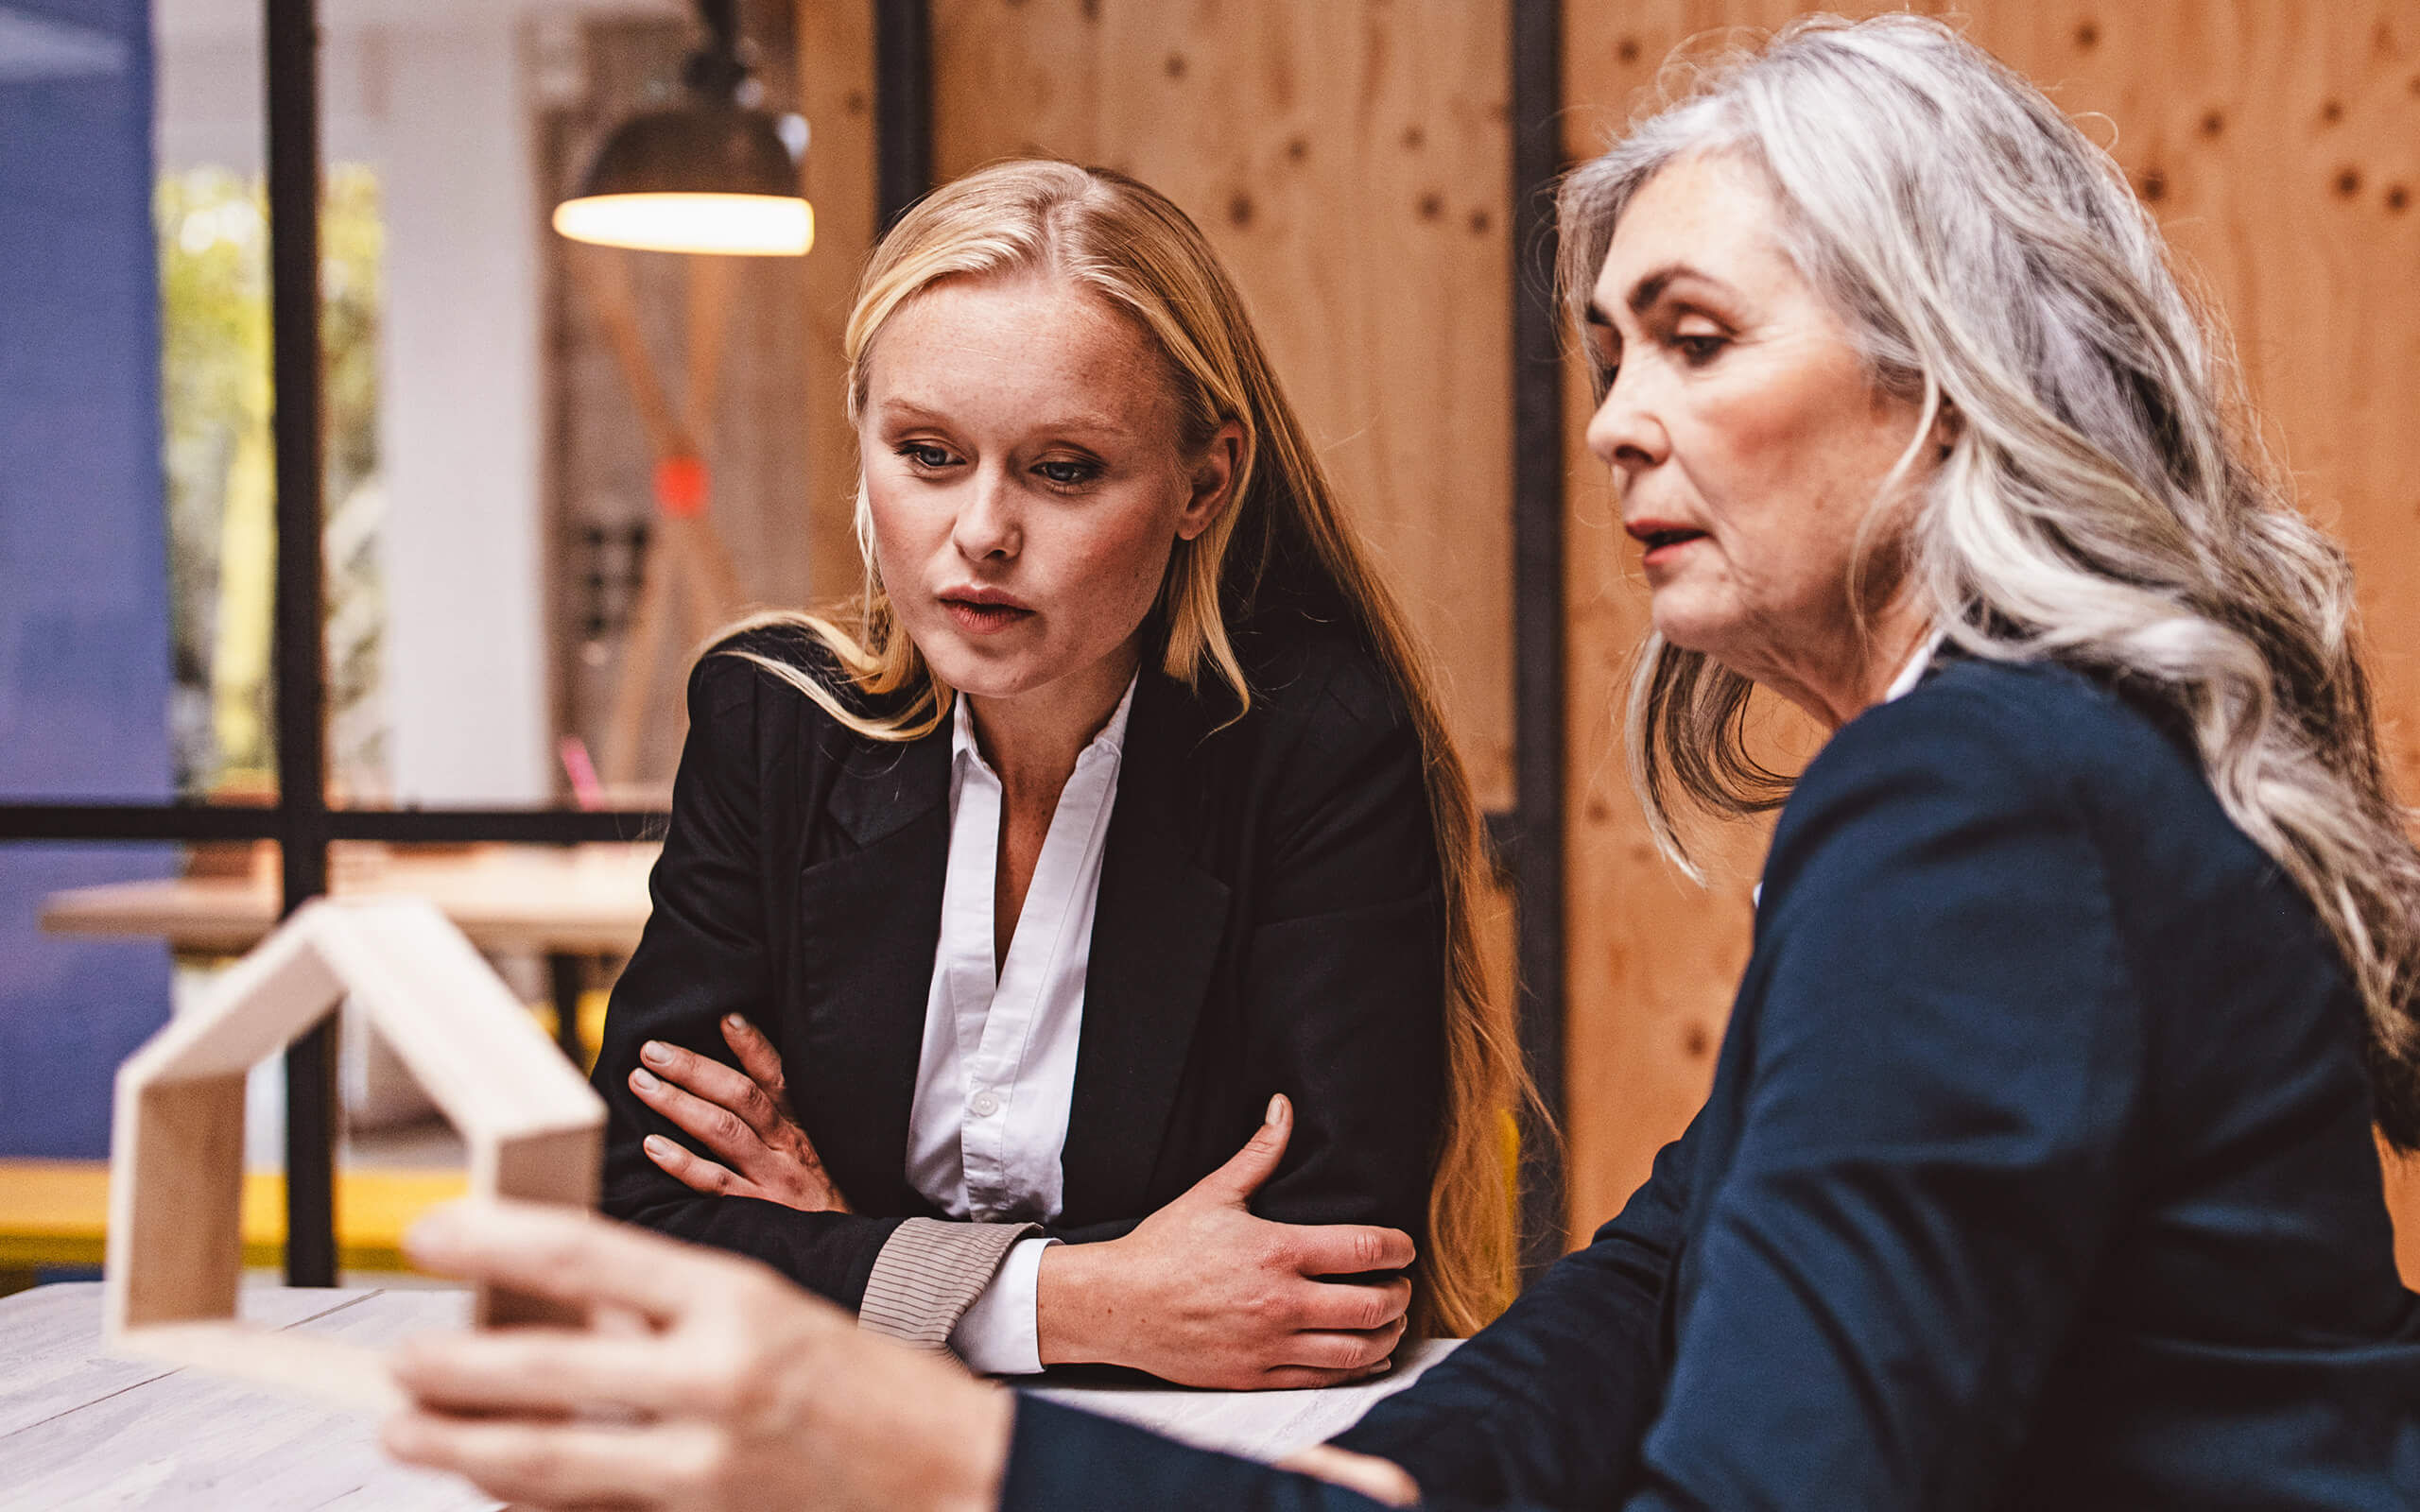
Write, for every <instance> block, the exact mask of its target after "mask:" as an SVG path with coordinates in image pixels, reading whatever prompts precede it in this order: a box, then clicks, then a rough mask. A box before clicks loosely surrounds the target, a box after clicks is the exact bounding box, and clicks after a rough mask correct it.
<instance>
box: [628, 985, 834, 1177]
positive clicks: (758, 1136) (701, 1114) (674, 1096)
mask: <svg viewBox="0 0 2420 1512" xmlns="http://www.w3.org/2000/svg"><path fill="white" fill-rule="evenodd" d="M722 1038H723V1043H725V1044H727V1045H729V1046H731V1053H732V1055H733V1057H735V1058H736V1059H737V1060H738V1062H739V1070H737V1071H734V1070H733V1069H732V1068H731V1067H729V1066H726V1065H724V1064H723V1063H722V1062H721V1061H719V1060H715V1059H712V1058H710V1057H705V1056H700V1055H697V1054H695V1053H693V1052H691V1051H687V1050H683V1049H682V1048H681V1047H680V1046H679V1045H676V1044H671V1043H667V1042H666V1041H665V1040H648V1042H647V1043H646V1044H644V1045H642V1046H640V1047H639V1059H641V1060H642V1061H645V1062H646V1064H645V1065H642V1066H636V1067H633V1068H632V1069H631V1091H632V1092H634V1093H636V1094H637V1096H638V1099H639V1101H641V1102H643V1103H645V1104H647V1106H648V1107H649V1108H654V1109H655V1110H656V1111H657V1112H659V1113H662V1114H663V1115H664V1116H665V1117H666V1118H668V1119H670V1120H671V1121H672V1122H673V1123H674V1124H676V1125H680V1127H681V1128H682V1129H683V1130H684V1131H685V1132H687V1133H688V1134H690V1135H692V1136H694V1137H695V1138H696V1139H697V1141H698V1142H699V1143H701V1144H703V1145H704V1146H705V1147H706V1148H707V1149H708V1150H709V1151H711V1152H712V1153H713V1154H714V1156H716V1157H717V1158H718V1159H715V1160H709V1159H708V1158H707V1157H706V1156H703V1155H698V1154H694V1153H692V1152H691V1151H689V1150H686V1149H683V1147H682V1146H681V1145H680V1144H679V1143H676V1142H675V1141H672V1140H667V1139H666V1138H665V1137H664V1136H662V1135H660V1134H650V1135H648V1138H647V1143H646V1144H645V1145H644V1146H643V1148H644V1149H645V1150H646V1151H647V1158H648V1160H653V1161H654V1162H655V1163H656V1164H657V1165H658V1166H660V1167H662V1168H663V1170H664V1172H665V1174H666V1175H667V1176H669V1177H673V1178H674V1179H675V1180H677V1181H679V1182H681V1183H682V1184H683V1186H686V1187H688V1188H689V1189H690V1190H691V1191H693V1192H702V1193H705V1194H708V1195H709V1196H724V1197H760V1198H762V1199H764V1200H765V1201H767V1202H778V1203H780V1204H781V1205H782V1206H783V1207H786V1208H796V1209H798V1210H799V1211H802V1212H846V1211H849V1200H848V1198H846V1197H845V1196H843V1195H841V1194H840V1188H839V1185H838V1183H837V1182H835V1181H834V1180H833V1179H832V1175H831V1173H830V1172H828V1171H826V1170H825V1169H824V1168H823V1158H822V1157H821V1156H820V1155H818V1154H816V1153H815V1144H814V1142H813V1141H811V1140H809V1139H808V1138H807V1137H806V1130H805V1129H804V1128H802V1127H800V1126H799V1122H798V1115H797V1114H796V1113H794V1112H792V1111H791V1110H790V1094H789V1083H788V1081H787V1077H786V1075H785V1074H784V1073H783V1070H782V1057H781V1052H780V1051H777V1050H775V1049H774V1048H773V1045H772V1041H770V1040H767V1039H766V1038H765V1036H764V1035H763V1034H762V1033H761V1032H759V1031H758V1029H757V1028H756V1026H755V1025H754V1024H752V1023H750V1022H748V1021H747V1020H746V1019H743V1018H741V1017H740V1016H739V1015H738V1014H736V1013H734V1014H731V1015H729V1016H727V1017H726V1018H725V1019H724V1020H723V1021H722ZM650 1068H652V1069H650Z"/></svg>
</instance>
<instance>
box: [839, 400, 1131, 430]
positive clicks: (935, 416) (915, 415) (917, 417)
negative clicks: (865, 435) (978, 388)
mask: <svg viewBox="0 0 2420 1512" xmlns="http://www.w3.org/2000/svg"><path fill="white" fill-rule="evenodd" d="M876 409H877V411H878V413H880V414H881V416H882V417H883V418H884V419H886V420H901V421H930V422H936V423H943V424H945V423H947V422H948V421H949V418H950V417H949V414H948V412H947V411H945V410H940V409H935V408H933V407H932V406H931V405H929V404H918V403H916V402H915V401H914V400H912V399H886V400H884V401H883V402H882V403H881V404H879V405H877V406H876ZM1034 428H1035V429H1036V430H1042V431H1049V432H1053V433H1056V434H1060V435H1091V436H1126V435H1130V434H1132V427H1131V426H1129V425H1127V424H1125V423H1123V422H1122V421H1118V420H1116V419H1115V418H1114V417H1112V416H1108V415H1084V414H1076V415H1062V416H1059V417H1057V418H1056V419H1053V420H1050V421H1046V422H1045V423H1043V424H1041V425H1038V426H1036V427H1034Z"/></svg>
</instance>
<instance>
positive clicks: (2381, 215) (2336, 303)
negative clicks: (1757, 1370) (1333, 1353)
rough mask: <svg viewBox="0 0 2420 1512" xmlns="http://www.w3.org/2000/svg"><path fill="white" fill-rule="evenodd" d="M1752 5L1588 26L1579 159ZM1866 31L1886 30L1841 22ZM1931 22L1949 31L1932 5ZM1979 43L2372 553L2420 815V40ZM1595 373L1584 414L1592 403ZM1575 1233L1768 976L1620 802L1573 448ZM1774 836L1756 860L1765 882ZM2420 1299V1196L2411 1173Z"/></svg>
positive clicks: (1618, 547)
mask: <svg viewBox="0 0 2420 1512" xmlns="http://www.w3.org/2000/svg"><path fill="white" fill-rule="evenodd" d="M1796 9H1798V8H1796V7H1790V6H1784V5H1775V4H1770V3H1755V0H1662V3H1647V4H1632V5H1622V6H1613V5H1572V6H1569V7H1568V8H1566V11H1565V14H1566V28H1567V29H1566V38H1565V45H1566V52H1565V58H1566V76H1565V83H1564V89H1565V99H1566V103H1567V105H1568V106H1569V112H1568V113H1567V115H1566V118H1565V119H1566V133H1565V145H1566V149H1567V150H1568V151H1569V152H1570V154H1571V155H1572V156H1573V157H1574V158H1575V159H1576V158H1579V157H1584V156H1586V155H1588V154H1590V153H1592V152H1594V151H1596V150H1597V149H1598V148H1599V146H1601V145H1602V142H1603V140H1604V138H1605V134H1606V132H1607V131H1609V130H1610V129H1614V128H1616V127H1617V126H1618V124H1619V123H1620V121H1621V120H1622V119H1623V118H1624V117H1625V116H1626V115H1627V113H1628V112H1629V110H1630V108H1631V107H1632V105H1633V103H1634V100H1635V98H1636V96H1637V95H1638V94H1639V92H1640V91H1642V90H1643V89H1645V88H1646V87H1647V86H1648V85H1650V84H1651V81H1652V79H1653V77H1654V75H1655V70H1656V67H1657V65H1658V63H1659V62H1660V60H1662V59H1663V57H1664V56H1665V54H1666V53H1667V52H1668V50H1669V49H1670V48H1671V47H1672V46H1673V45H1674V44H1675V43H1679V42H1681V41H1682V40H1684V39H1685V38H1689V37H1694V36H1699V35H1701V34H1703V33H1707V32H1711V31H1715V30H1717V29H1719V28H1722V27H1727V26H1772V25H1774V24H1777V23H1778V22H1780V21H1783V20H1785V19H1787V18H1788V16H1789V15H1790V14H1791V13H1793V12H1794V11H1795V10H1796ZM1837 9H1855V10H1858V11H1863V12H1870V11H1872V10H1875V9H1895V8H1884V7H1876V6H1859V7H1845V6H1844V7H1840V8H1837ZM1913 9H1936V8H1934V7H1929V6H1919V7H1915V8H1913ZM1959 9H1960V10H1961V11H1962V13H1963V14H1965V15H1966V16H1968V17H1969V18H1971V19H1970V27H1971V35H1973V36H1974V37H1975V38H1976V40H1978V41H1979V42H1980V43H1983V44H1984V45H1985V46H1987V47H1990V48H1991V49H1993V50H1994V51H1995V52H1996V53H1997V55H1998V56H1999V57H2000V58H2001V59H2003V60H2005V61H2007V62H2008V63H2010V64H2011V65H2012V66H2014V67H2015V68H2017V69H2018V70H2019V71H2021V72H2023V73H2025V74H2026V75H2027V76H2028V77H2031V78H2033V79H2034V80H2036V81H2037V82H2039V83H2041V84H2043V85H2044V86H2045V87H2046V88H2048V89H2049V90H2050V91H2051V93H2052V95H2053V97H2054V98H2056V99H2057V100H2058V101H2059V102H2060V103H2061V104H2062V105H2063V106H2064V107H2065V108H2066V109H2067V110H2068V111H2070V112H2098V113H2099V114H2100V116H2102V117H2105V119H2098V120H2093V121H2091V122H2089V123H2088V129H2090V130H2092V131H2093V133H2094V135H2095V136H2096V138H2097V139H2098V140H2100V141H2103V142H2105V143H2114V151H2115V153H2116V155H2117V157H2118V161H2119V162H2120V163H2122V164H2123V165H2124V167H2125V168H2126V170H2127V172H2128V174H2129V175H2130V177H2131V178H2132V179H2133V180H2134V182H2135V185H2136V187H2137V189H2138V191H2139V192H2140V193H2142V195H2143V196H2144V198H2145V199H2146V201H2147V202H2148V203H2149V204H2150V205H2151V206H2152V209H2153V211H2154V212H2155V213H2156V214H2157V215H2159V216H2160V219H2161V221H2162V223H2163V225H2164V226H2165V227H2166V228H2167V230H2168V232H2169V236H2170V238H2171V240H2172V242H2173V245H2174V246H2175V247H2176V248H2177V249H2178V250H2179V251H2180V252H2181V253H2182V254H2183V255H2184V256H2185V258H2186V259H2187V263H2188V264H2189V265H2190V267H2191V268H2192V269H2193V270H2195V271H2196V272H2197V273H2198V275H2199V276H2200V277H2201V278H2202V279H2204V281H2205V282H2206V283H2207V286H2208V288H2209V290H2210V292H2211V293H2212V295H2213V296H2214V298H2215V300H2216V301H2217V303H2218V305H2219V307H2220V308H2221V311H2222V312H2223V314H2224V316H2225V318H2227V320H2228V321H2229V322H2230V323H2231V325H2232V327H2233V329H2234V331H2235V334H2236V338H2237V342H2238V347H2239V349H2240V352H2241V354H2242V359H2243V365H2244V369H2245V371H2246V374H2247V376H2248V378H2249V380H2250V385H2251V388H2252V392H2253V396H2254V399H2255V402H2256V404H2257V405H2259V406H2260V408H2261V410H2262V412H2263V413H2264V414H2265V416H2266V418H2267V421H2268V425H2267V434H2268V435H2269V437H2270V438H2271V439H2272V441H2273V444H2274V445H2276V447H2277V448H2278V450H2279V451H2280V452H2281V453H2282V455H2283V456H2284V457H2285V459H2286V460H2287V462H2288V464H2289V465H2290V467H2291V469H2292V471H2293V474H2294V476H2295V479H2296V481H2297V485H2298V488H2299V491H2300V498H2301V502H2302V504H2303V506H2304V507H2305V508H2306V509H2308V511H2309V512H2310V513H2311V514H2312V515H2313V516H2314V517H2315V518H2317V519H2318V520H2320V521H2321V522H2322V523H2323V524H2326V525H2327V526H2328V527H2329V528H2331V529H2332V530H2334V531H2335V532H2336V533H2337V535H2338V536H2339V538H2340V539H2341V540H2342V541H2343V542H2344V543H2345V544H2346V546H2347V547H2348V548H2349V549H2350V551H2351V552H2352V555H2353V558H2354V562H2355V569H2356V573H2357V575H2358V578H2359V588H2360V601H2361V608H2362V611H2363V615H2364V617H2365V621H2366V625H2367V629H2368V634H2369V638H2370V644H2371V657H2372V664H2373V667H2374V668H2375V670H2376V671H2377V675H2378V678H2379V695H2380V698H2379V706H2380V711H2381V713H2382V715H2383V716H2384V718H2385V720H2386V722H2387V724H2388V727H2389V730H2390V737H2391V740H2392V744H2393V758H2394V765H2395V769H2396V771H2397V773H2398V775H2399V778H2400V782H2401V784H2402V789H2403V792H2404V794H2405V796H2406V798H2407V799H2412V798H2416V797H2420V718H2415V715H2420V531H2415V529H2414V517H2415V515H2420V446H2415V444H2414V441H2413V435H2414V433H2413V427H2412V424H2411V397H2410V396H2411V394H2412V393H2413V392H2414V391H2415V390H2420V280H2415V279H2414V277H2413V270H2414V268H2415V267H2416V266H2420V203H2415V200H2420V15H2415V14H2414V13H2413V12H2412V11H2411V8H2410V7H2409V6H2408V5H2397V4H2377V3H2371V4H2359V3H2356V4H2344V5H2330V6H2325V7H2322V6H2313V5H2308V4H2302V3H2297V0H2238V3H2236V4H2231V5H2226V6H2212V5H2208V4H2204V3H2201V0H2129V3H2127V4H2123V5H2118V4H2081V3H2075V0H2038V3H2037V0H1973V3H1970V4H1967V5H1963V6H1961V7H1960V8H1959ZM1581 383H1582V380H1581V379H1580V378H1579V375H1578V374H1577V373H1576V372H1575V374H1574V377H1573V387H1574V389H1575V396H1574V404H1573V413H1574V414H1575V416H1577V415H1578V414H1579V413H1580V412H1581V409H1582V404H1583V403H1584V402H1583V401H1582V400H1581V399H1580V398H1579V396H1578V394H1577V390H1578V388H1579V387H1580V386H1581ZM1570 438H1571V447H1572V450H1571V455H1570V461H1571V476H1572V487H1571V490H1570V499H1571V521H1570V533H1569V539H1570V542H1571V553H1570V559H1569V585H1570V591H1571V600H1572V605H1573V619H1572V631H1571V633H1572V641H1571V666H1572V689H1571V698H1572V703H1571V714H1572V719H1571V731H1572V735H1571V784H1572V786H1571V794H1570V800H1571V814H1572V830H1571V836H1570V838H1571V858H1572V879H1571V910H1572V931H1571V954H1570V973H1571V974H1570V978H1569V993H1570V1043H1569V1057H1570V1058H1569V1078H1570V1087H1571V1096H1572V1102H1573V1112H1572V1116H1571V1131H1572V1170H1573V1180H1572V1183H1571V1191H1572V1204H1571V1217H1572V1222H1573V1225H1574V1228H1575V1229H1576V1230H1580V1231H1584V1229H1586V1228H1587V1227H1588V1226H1590V1225H1592V1224H1594V1223H1595V1222H1597V1221H1599V1220H1601V1219H1602V1218H1604V1217H1605V1216H1608V1215H1610V1213H1611V1212H1612V1211H1614V1210H1615V1209H1616V1207H1617V1206H1618V1205H1619V1202H1620V1200H1621V1198H1622V1197H1623V1196H1624V1195H1626V1194H1627V1193H1628V1190H1629V1188H1630V1187H1631V1186H1632V1185H1633V1184H1634V1183H1635V1181H1636V1180H1637V1179H1638V1178H1639V1177H1641V1176H1643V1175H1644V1174H1645V1171H1646V1168H1647V1163H1648V1160H1649V1159H1650V1158H1651V1155H1652V1153H1653V1150H1654V1148H1655V1146H1656V1145H1657V1144H1658V1143H1661V1142H1662V1141H1664V1140H1666V1139H1668V1138H1670V1137H1671V1136H1672V1135H1674V1134H1676V1133H1677V1132H1678V1131H1679V1129H1680V1128H1681V1126H1682V1125H1683V1123H1684V1122H1685V1119H1686V1116H1687V1113H1688V1110H1689V1109H1690V1108H1693V1107H1694V1106H1695V1104H1696V1102H1697V1100H1698V1098H1699V1097H1700V1096H1702V1095H1703V1089H1704V1086H1705V1083H1706V1080H1707V1077H1708V1076H1709V1075H1710V1071H1711V1067H1710V1057H1709V1056H1708V1055H1706V1054H1703V1053H1702V1047H1703V1045H1704V1043H1705V1036H1706V1035H1707V1033H1708V1032H1709V1031H1711V1032H1713V1033H1716V1034H1719V1032H1720V1024H1721V1019H1722V1016H1723V1013H1724V1011H1725V1005H1726V1004H1727V1000H1728V997H1729V994H1730V990H1731V987H1732V985H1733V982H1734V981H1735V979H1736V975H1737V969H1738V966H1739V964H1740V962H1741V961H1742V960H1743V959H1744V957H1745V954H1746V944H1747V929H1748V923H1749V916H1748V910H1747V906H1746V898H1745V891H1746V887H1745V882H1746V878H1745V877H1744V876H1743V877H1736V878H1733V879H1731V880H1728V881H1725V882H1724V883H1722V884H1721V885H1719V886H1717V887H1716V888H1715V889H1714V890H1712V891H1711V892H1708V893H1703V894H1700V893H1695V892H1693V891H1687V890H1682V889H1680V888H1678V887H1676V885H1675V884H1674V882H1673V881H1672V880H1671V878H1670V875H1669V873H1668V871H1667V870H1666V869H1665V868H1664V867H1663V865H1662V864H1661V863H1660V862H1659V861H1658V860H1657V859H1656V858H1655V857H1654V856H1653V855H1652V853H1651V851H1650V849H1649V848H1648V846H1647V844H1646V831H1645V826H1644V823H1643V820H1642V819H1641V818H1640V816H1639V815H1638V812H1637V808H1636V805H1635V804H1634V802H1633V801H1632V799H1630V797H1629V795H1628V793H1627V790H1626V788H1625V785H1624V784H1623V782H1622V781H1621V779H1620V767H1619V761H1618V757H1617V754H1616V753H1617V747H1616V743H1615V740H1614V732H1613V729H1612V725H1611V723H1610V720H1609V718H1608V706H1607V703H1606V690H1607V686H1608V684H1609V683H1610V682H1611V681H1612V680H1613V679H1615V678H1616V677H1617V676H1618V674H1619V671H1620V669H1621V668H1622V667H1623V666H1625V665H1626V658H1627V655H1628V652H1629V649H1630V647H1631V645H1632V644H1634V643H1635V641H1636V639H1637V637H1638V635H1639V633H1640V631H1641V629H1642V628H1643V626H1644V619H1645V594H1644V591H1643V590H1642V589H1641V588H1640V586H1639V584H1638V583H1637V581H1636V580H1635V558H1634V556H1633V555H1632V554H1631V552H1630V551H1629V550H1628V549H1627V543H1626V542H1625V541H1623V540H1622V538H1621V537H1620V536H1619V535H1618V533H1616V531H1614V530H1613V529H1612V528H1610V522H1611V518H1612V512H1613V511H1612V507H1611V505H1610V503H1609V496H1608V493H1607V490H1606V487H1605V484H1604V481H1603V472H1602V470H1601V469H1600V468H1599V467H1597V466H1596V464H1594V463H1593V462H1591V461H1590V460H1589V459H1588V458H1587V457H1586V455H1585V454H1584V452H1583V451H1582V448H1581V446H1580V427H1579V425H1578V424H1577V423H1574V424H1573V425H1572V426H1571V428H1570ZM1741 848H1742V850H1743V851H1745V852H1746V856H1745V859H1746V860H1747V861H1749V862H1750V863H1751V864H1753V861H1754V859H1755V836H1753V835H1750V836H1747V837H1744V839H1743V841H1742V842H1741ZM2393 1186H2394V1195H2395V1199H2396V1201H2397V1202H2398V1204H2400V1205H2401V1206H2402V1207H2403V1208H2404V1209H2405V1210H2406V1211H2407V1213H2408V1216H2409V1219H2410V1220H2411V1221H2408V1222H2407V1223H2406V1225H2405V1229H2404V1233H2405V1261H2406V1267H2407V1272H2408V1273H2410V1274H2413V1275H2415V1276H2420V1176H2416V1175H2415V1174H2414V1173H2413V1172H2411V1171H2410V1170H2403V1171H2399V1172H2398V1173H2397V1174H2396V1176H2395V1177H2394V1181H2393Z"/></svg>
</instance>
